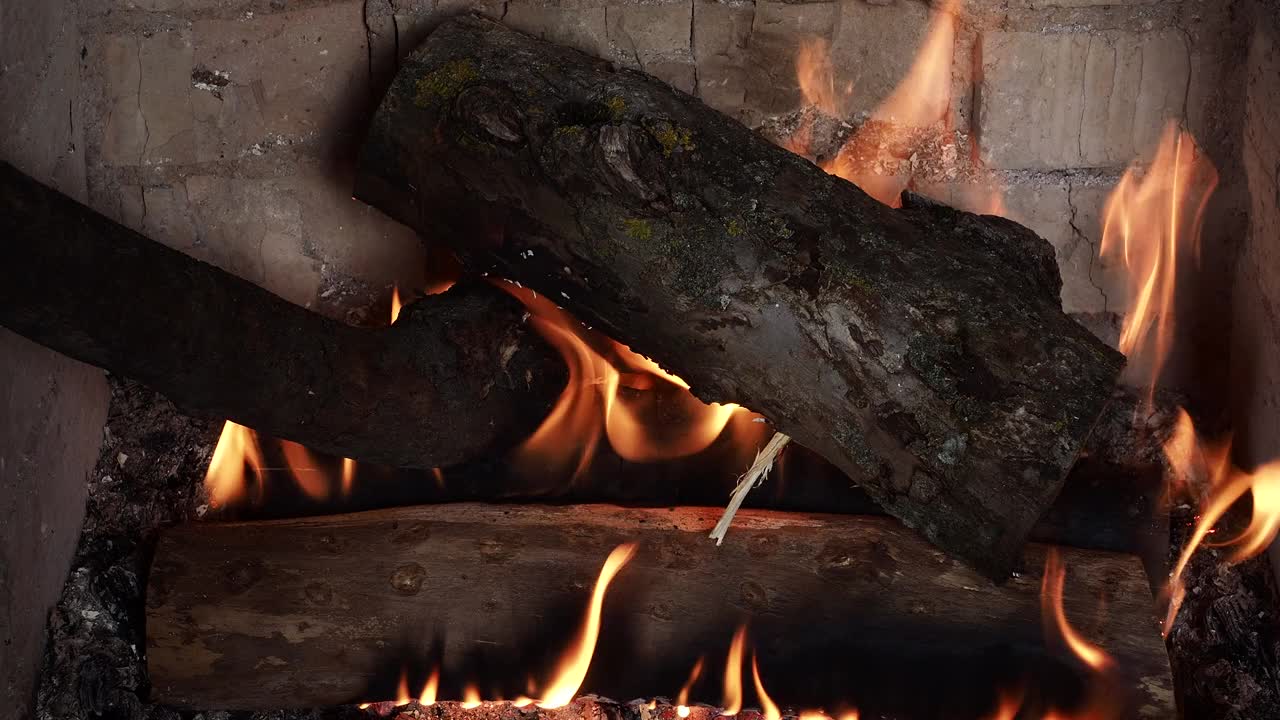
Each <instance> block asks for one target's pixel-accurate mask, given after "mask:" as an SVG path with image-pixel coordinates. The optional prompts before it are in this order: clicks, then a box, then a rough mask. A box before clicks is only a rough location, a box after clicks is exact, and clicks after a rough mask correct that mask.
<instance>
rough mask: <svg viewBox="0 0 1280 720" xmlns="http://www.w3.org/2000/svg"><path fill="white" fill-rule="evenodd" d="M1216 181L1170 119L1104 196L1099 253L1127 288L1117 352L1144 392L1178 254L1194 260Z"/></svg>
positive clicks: (1163, 348)
mask: <svg viewBox="0 0 1280 720" xmlns="http://www.w3.org/2000/svg"><path fill="white" fill-rule="evenodd" d="M1217 183H1218V173H1217V170H1216V169H1215V168H1214V167H1213V164H1212V163H1210V162H1209V160H1208V159H1207V158H1206V157H1205V156H1204V154H1203V153H1202V152H1201V151H1200V149H1199V148H1198V147H1197V146H1196V142H1195V138H1193V137H1192V136H1191V134H1190V133H1188V132H1186V131H1180V130H1179V129H1178V126H1177V124H1176V123H1173V122H1170V123H1169V124H1168V125H1167V126H1166V127H1165V130H1164V133H1163V135H1162V136H1161V139H1160V145H1159V147H1158V148H1157V150H1156V154H1155V157H1154V159H1153V160H1152V162H1151V165H1150V168H1148V170H1147V171H1146V173H1145V175H1142V176H1139V171H1138V168H1137V167H1136V166H1134V167H1130V168H1129V170H1127V171H1126V172H1125V174H1124V176H1123V177H1122V178H1121V179H1120V183H1119V184H1118V185H1116V188H1115V190H1113V191H1112V193H1111V196H1110V197H1109V198H1108V199H1107V204H1106V206H1105V209H1104V219H1103V226H1102V245H1101V255H1102V257H1104V258H1112V259H1117V260H1118V261H1119V262H1120V264H1121V265H1122V266H1123V267H1124V269H1125V277H1126V279H1127V281H1128V289H1129V301H1128V308H1127V312H1126V315H1125V320H1124V326H1123V328H1122V330H1121V333H1120V351H1121V352H1123V353H1124V354H1125V355H1127V356H1128V357H1129V368H1128V369H1126V373H1127V374H1128V375H1129V377H1130V378H1131V379H1132V380H1133V381H1135V382H1136V383H1137V384H1139V385H1142V386H1145V387H1147V388H1148V391H1149V393H1154V391H1155V385H1156V383H1157V382H1158V381H1159V379H1160V374H1161V372H1162V371H1163V369H1164V366H1165V361H1166V360H1167V359H1168V356H1169V352H1170V350H1171V348H1172V343H1173V330H1174V313H1175V307H1174V299H1175V296H1174V288H1175V286H1176V283H1177V276H1178V266H1179V259H1180V257H1182V258H1185V257H1186V255H1187V254H1192V255H1193V256H1194V257H1196V258H1198V256H1199V252H1200V234H1201V227H1202V225H1203V222H1204V211H1205V207H1206V205H1207V203H1208V201H1209V197H1210V196H1211V195H1212V194H1213V190H1214V188H1215V187H1216V186H1217ZM1148 398H1150V395H1148Z"/></svg>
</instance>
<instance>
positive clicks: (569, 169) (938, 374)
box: [356, 17, 1121, 577]
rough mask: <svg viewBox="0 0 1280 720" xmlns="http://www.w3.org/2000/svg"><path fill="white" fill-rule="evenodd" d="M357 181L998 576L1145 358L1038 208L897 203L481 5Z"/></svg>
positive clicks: (424, 55) (399, 84) (417, 59)
mask: <svg viewBox="0 0 1280 720" xmlns="http://www.w3.org/2000/svg"><path fill="white" fill-rule="evenodd" d="M356 195H357V197H360V198H361V199H364V200H366V201H367V202H370V203H371V204H373V205H374V206H376V207H379V208H381V209H383V210H384V211H386V212H388V213H390V214H391V215H392V216H393V217H396V218H398V219H400V220H401V221H403V222H405V223H407V224H409V225H411V226H413V227H415V228H416V229H418V230H419V231H420V232H422V233H424V234H425V235H427V236H429V237H433V238H440V239H441V240H444V241H446V242H449V243H452V244H453V245H454V246H455V247H456V248H457V249H458V250H459V252H460V254H461V255H462V257H463V260H464V262H465V263H466V264H468V265H470V267H471V268H472V269H475V270H485V271H490V272H494V273H497V274H499V275H502V276H505V277H508V278H512V279H515V280H518V281H520V282H521V283H523V284H524V285H526V286H530V287H532V288H534V289H535V290H537V291H538V292H540V293H542V294H544V295H546V296H547V297H550V298H552V299H553V300H555V301H556V302H557V303H561V304H563V305H564V306H565V307H567V308H569V309H570V310H571V311H572V312H574V313H576V314H577V315H578V317H580V318H581V319H582V320H583V321H584V322H586V323H587V324H588V325H591V326H594V327H596V328H597V329H600V330H602V331H603V332H605V333H607V334H609V335H611V336H613V337H614V338H617V339H619V340H621V341H623V342H626V343H628V344H629V345H630V346H631V347H632V348H633V349H635V350H637V351H639V352H641V353H643V354H645V355H647V356H650V357H652V358H654V359H655V360H657V361H658V362H660V363H662V364H663V365H664V366H665V367H667V368H668V369H669V370H671V371H673V372H675V373H676V374H678V375H680V376H681V377H682V378H684V379H685V380H687V381H688V382H689V383H690V384H691V385H692V386H693V390H694V392H695V393H696V394H697V395H698V396H699V397H701V398H703V399H705V400H708V401H720V402H724V401H733V402H738V403H741V404H743V405H745V406H747V407H749V408H751V409H753V410H756V411H758V412H761V413H763V414H765V415H767V416H768V417H769V418H770V419H771V420H772V421H773V422H774V423H776V425H777V427H778V428H779V429H780V430H781V431H783V432H785V433H787V434H789V435H791V436H793V437H794V438H795V439H796V441H798V442H799V443H801V444H803V445H805V446H807V447H809V448H812V449H814V450H815V451H817V452H819V453H820V454H822V455H823V456H825V457H826V458H828V459H829V460H831V461H832V462H833V463H834V464H835V465H837V466H838V467H840V468H841V469H842V470H843V471H845V472H846V473H848V474H849V476H850V477H852V478H853V479H855V480H856V481H857V482H858V483H859V484H861V485H862V486H863V487H864V488H866V489H867V491H868V492H869V493H870V494H871V495H872V496H873V497H875V499H876V501H877V502H878V503H880V504H881V505H882V506H883V507H884V508H885V509H886V510H887V511H888V512H890V513H891V514H893V515H895V516H897V517H899V518H901V519H902V520H903V521H905V522H906V523H907V524H908V525H910V526H912V527H915V528H917V529H919V530H920V531H921V532H923V533H924V534H925V535H926V536H927V537H928V538H930V539H931V540H933V541H934V542H935V543H936V544H937V545H938V546H939V547H942V548H944V549H946V550H947V551H948V552H951V553H953V554H955V555H957V556H959V557H962V558H965V559H967V560H968V561H969V562H971V563H972V564H974V565H975V566H977V567H979V568H981V569H982V570H984V571H985V572H987V573H988V574H990V575H992V576H997V577H998V576H1003V575H1005V574H1007V572H1008V570H1009V569H1010V568H1011V567H1012V566H1013V564H1014V563H1015V561H1016V560H1017V558H1018V555H1019V552H1020V548H1021V546H1022V544H1023V542H1024V541H1025V540H1026V538H1027V535H1028V533H1029V531H1030V529H1031V527H1032V525H1033V524H1034V523H1035V522H1036V520H1037V518H1039V517H1040V516H1041V514H1042V513H1043V512H1044V510H1045V509H1046V508H1047V507H1048V506H1049V505H1050V503H1052V501H1053V498H1054V497H1055V495H1056V494H1057V493H1058V490H1059V488H1060V487H1061V484H1062V481H1063V478H1064V477H1065V476H1066V473H1067V469H1068V468H1069V467H1070V466H1071V464H1072V462H1073V461H1074V460H1075V458H1076V455H1077V453H1078V451H1079V450H1080V447H1081V444H1082V442H1083V440H1084V438H1085V436H1086V435H1087V434H1088V432H1089V429H1090V428H1091V427H1092V425H1093V423H1094V421H1095V419H1096V418H1097V417H1098V414H1099V412H1100V410H1101V409H1102V407H1103V406H1104V404H1105V403H1106V401H1107V398H1108V395H1109V393H1110V391H1111V388H1112V385H1113V381H1114V379H1115V377H1116V374H1117V372H1118V370H1119V368H1120V366H1121V358H1120V356H1119V355H1118V354H1117V353H1116V352H1115V351H1113V350H1111V349H1110V348H1108V347H1107V346H1105V345H1104V344H1103V343H1101V342H1100V341H1098V340H1097V339H1096V338H1094V337H1093V336H1092V335H1090V334H1089V333H1088V331H1086V330H1085V329H1083V328H1082V327H1081V326H1079V325H1078V324H1076V323H1075V322H1074V321H1072V320H1071V319H1070V318H1068V317H1067V316H1066V315H1065V314H1064V313H1063V312H1062V310H1061V307H1060V304H1059V299H1058V295H1059V288H1060V285H1061V280H1060V278H1059V275H1058V270H1057V266H1056V264H1055V260H1054V255H1053V250H1052V248H1051V247H1050V246H1049V244H1048V243H1047V242H1045V241H1044V240H1042V239H1040V238H1038V237H1036V236H1035V235H1034V234H1033V233H1031V232H1030V231H1028V230H1026V229H1024V228H1022V227H1021V226H1019V225H1017V224H1016V223H1013V222H1010V221H1007V220H1003V219H999V218H993V217H979V216H976V215H971V214H968V213H963V212H958V211H955V210H952V209H950V208H946V207H942V206H937V205H934V204H931V203H927V202H922V201H919V200H914V201H911V202H909V203H908V206H907V207H904V208H903V209H901V210H894V209H890V208H888V207H885V206H883V205H881V204H879V203H877V202H876V201H875V200H873V199H872V198H870V197H869V196H867V195H866V194H865V193H863V192H862V191H861V190H859V189H858V188H856V187H855V186H853V185H852V184H850V183H848V182H846V181H844V180H842V179H840V178H837V177H834V176H831V175H827V174H826V173H824V172H823V171H822V170H820V169H819V168H817V167H815V166H813V165H812V164H810V163H808V162H807V161H805V160H804V159H802V158H800V157H797V156H794V155H792V154H790V153H788V152H786V151H785V150H783V149H781V148H778V147H776V146H774V145H772V144H770V143H768V142H767V141H765V140H764V139H762V138H761V137H759V136H757V135H755V134H754V133H752V132H751V131H749V130H748V129H747V128H745V127H743V126H742V125H740V124H738V123H736V122H734V121H733V120H731V119H730V118H728V117H726V116H724V115H722V114H720V113H718V112H715V111H713V110H711V109H709V108H708V107H706V106H705V105H703V104H702V103H700V102H699V101H697V100H696V99H694V98H692V97H691V96H689V95H686V94H684V93H682V92H680V91H677V90H673V89H672V88H671V87H669V86H667V85H665V84H663V83H662V82H660V81H658V80H656V79H653V78H651V77H649V76H646V75H644V74H642V73H638V72H633V71H630V70H625V69H619V68H617V67H615V66H614V65H612V64H610V63H607V62H604V61H601V60H597V59H594V58H590V57H588V56H586V55H583V54H581V53H578V52H576V51H573V50H570V49H566V48H562V47H558V46H555V45H551V44H549V43H545V42H541V41H537V40H534V39H532V38H530V37H528V36H526V35H523V34H520V33H518V32H515V31H512V30H509V29H506V28H503V27H502V26H500V25H497V24H495V23H493V22H491V21H488V20H484V19H480V18H476V17H467V18H460V19H456V20H453V21H450V22H447V23H445V24H444V25H442V26H441V27H440V29H438V30H437V31H435V32H434V33H433V34H432V35H431V36H429V37H428V39H427V40H426V42H425V43H424V45H423V46H422V47H421V48H420V49H419V50H418V51H416V52H415V53H413V54H412V55H411V56H410V57H409V58H408V60H407V61H406V62H405V64H404V66H403V67H402V69H401V71H400V73H399V74H398V76H397V77H396V78H395V80H394V82H393V84H392V87H391V89H390V90H389V91H388V94H387V96H386V98H385V99H384V100H383V102H382V104H381V107H380V108H379V110H378V112H377V115H376V117H375V118H374V120H373V123H372V126H371V130H370V134H369V137H368V139H367V141H366V144H365V146H364V148H363V151H362V156H361V161H360V169H359V172H358V176H357V187H356Z"/></svg>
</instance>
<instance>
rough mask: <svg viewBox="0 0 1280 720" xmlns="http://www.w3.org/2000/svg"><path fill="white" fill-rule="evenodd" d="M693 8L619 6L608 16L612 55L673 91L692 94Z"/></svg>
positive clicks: (666, 4)
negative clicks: (649, 75)
mask: <svg viewBox="0 0 1280 720" xmlns="http://www.w3.org/2000/svg"><path fill="white" fill-rule="evenodd" d="M692 26H693V5H692V4H691V3H690V2H662V3H658V4H653V5H633V4H630V3H625V2H624V3H619V4H615V5H611V6H610V7H609V13H608V33H609V45H610V54H611V56H612V59H613V60H616V61H617V62H618V63H620V64H622V65H626V66H629V67H637V68H638V69H641V70H644V71H645V72H647V73H649V74H651V75H653V76H654V77H656V78H658V79H660V80H663V81H665V82H667V83H668V84H669V85H671V86H672V87H676V88H679V89H681V90H684V91H685V92H690V93H691V92H693V90H694V88H693V84H694V64H693V49H692V45H691V42H690V40H691V38H690V35H691V28H692Z"/></svg>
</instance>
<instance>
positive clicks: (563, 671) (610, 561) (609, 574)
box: [538, 543, 636, 709]
mask: <svg viewBox="0 0 1280 720" xmlns="http://www.w3.org/2000/svg"><path fill="white" fill-rule="evenodd" d="M635 554H636V546H635V544H634V543H625V544H622V545H619V546H618V547H616V548H614V549H613V552H611V553H609V557H608V558H606V559H605V561H604V567H602V568H601V569H600V577H599V578H597V579H596V587H595V590H594V591H592V593H591V605H590V607H589V608H588V609H587V617H586V618H585V620H584V621H583V623H582V631H581V634H580V635H579V636H578V638H577V642H576V643H575V644H574V646H573V647H572V648H570V650H569V651H568V652H567V653H566V654H565V656H564V658H563V659H562V660H561V661H560V667H559V669H558V670H557V675H556V677H555V679H553V680H552V681H551V685H550V687H548V688H547V690H546V692H544V693H543V698H542V701H541V702H539V703H538V707H541V708H548V709H550V708H558V707H564V706H565V705H568V704H569V703H570V701H572V700H573V696H574V694H575V693H577V692H578V688H580V687H582V681H583V680H584V679H586V677H587V669H588V668H589V667H590V666H591V656H592V654H593V653H595V649H596V640H597V639H598V638H599V637H600V614H601V611H602V610H603V608H604V594H605V591H606V590H608V589H609V583H611V582H613V578H614V576H615V575H617V574H618V571H619V570H621V569H622V568H623V566H624V565H626V564H627V562H629V561H630V560H631V558H632V556H634V555H635Z"/></svg>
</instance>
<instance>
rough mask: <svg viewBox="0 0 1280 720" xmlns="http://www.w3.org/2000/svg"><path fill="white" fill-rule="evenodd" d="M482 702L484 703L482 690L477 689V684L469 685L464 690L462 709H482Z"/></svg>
mask: <svg viewBox="0 0 1280 720" xmlns="http://www.w3.org/2000/svg"><path fill="white" fill-rule="evenodd" d="M481 702H483V701H482V700H481V699H480V690H479V689H478V688H476V686H475V683H467V685H466V687H464V688H462V707H464V708H466V709H467V710H470V709H471V708H477V707H480V703H481Z"/></svg>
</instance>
